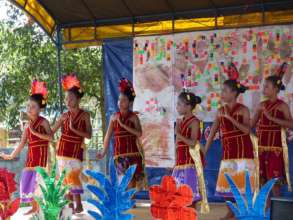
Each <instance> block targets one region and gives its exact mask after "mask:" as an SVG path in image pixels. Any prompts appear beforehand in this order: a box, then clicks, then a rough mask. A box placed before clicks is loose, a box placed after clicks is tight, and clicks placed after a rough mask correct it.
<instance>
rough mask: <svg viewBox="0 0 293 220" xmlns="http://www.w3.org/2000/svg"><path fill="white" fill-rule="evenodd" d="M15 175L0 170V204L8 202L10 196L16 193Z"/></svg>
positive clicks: (5, 170)
mask: <svg viewBox="0 0 293 220" xmlns="http://www.w3.org/2000/svg"><path fill="white" fill-rule="evenodd" d="M14 177H15V174H14V173H12V172H9V171H8V170H7V169H3V168H0V202H3V201H4V202H5V201H8V200H10V195H11V194H12V193H14V192H15V191H16V182H15V180H14Z"/></svg>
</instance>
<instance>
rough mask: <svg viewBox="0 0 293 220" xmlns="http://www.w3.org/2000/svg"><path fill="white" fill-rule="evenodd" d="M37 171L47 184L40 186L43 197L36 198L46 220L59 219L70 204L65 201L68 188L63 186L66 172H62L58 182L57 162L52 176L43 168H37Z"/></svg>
mask: <svg viewBox="0 0 293 220" xmlns="http://www.w3.org/2000/svg"><path fill="white" fill-rule="evenodd" d="M36 171H37V172H38V173H39V174H40V175H41V176H42V178H43V181H44V183H45V185H42V184H40V188H41V190H42V194H43V196H42V197H36V198H35V199H36V201H37V202H38V204H39V205H40V207H41V209H42V211H43V215H44V219H45V220H55V219H59V215H60V212H61V210H62V209H63V207H65V206H66V205H67V204H68V201H67V200H66V199H65V194H66V193H67V190H68V186H63V185H62V184H63V180H64V178H65V173H66V170H63V171H62V173H61V175H60V178H59V179H58V180H57V175H56V162H55V163H54V164H53V167H52V170H51V173H50V174H48V173H47V172H46V171H45V169H44V168H42V167H37V168H36Z"/></svg>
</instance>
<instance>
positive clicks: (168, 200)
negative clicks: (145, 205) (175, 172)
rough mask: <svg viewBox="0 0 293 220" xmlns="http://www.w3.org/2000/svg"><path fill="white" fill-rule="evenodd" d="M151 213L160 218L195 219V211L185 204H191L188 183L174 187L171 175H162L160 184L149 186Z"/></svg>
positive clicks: (175, 219)
mask: <svg viewBox="0 0 293 220" xmlns="http://www.w3.org/2000/svg"><path fill="white" fill-rule="evenodd" d="M149 193H150V200H151V202H152V205H151V214H152V216H153V218H155V219H161V220H195V219H197V214H196V211H195V210H194V209H193V208H188V207H187V206H189V205H191V204H192V199H193V195H192V189H191V188H190V187H189V186H188V185H180V186H179V187H178V188H177V187H176V182H175V179H174V178H173V177H172V176H164V177H163V179H162V182H161V185H154V186H151V187H150V191H149Z"/></svg>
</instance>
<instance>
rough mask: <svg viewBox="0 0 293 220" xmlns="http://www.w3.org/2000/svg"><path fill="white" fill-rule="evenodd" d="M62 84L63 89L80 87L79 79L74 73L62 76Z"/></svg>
mask: <svg viewBox="0 0 293 220" xmlns="http://www.w3.org/2000/svg"><path fill="white" fill-rule="evenodd" d="M62 86H63V89H64V90H65V91H67V90H69V89H71V88H73V87H77V88H79V89H81V86H80V81H79V79H78V78H77V76H76V75H75V74H74V73H71V74H68V75H65V76H63V77H62Z"/></svg>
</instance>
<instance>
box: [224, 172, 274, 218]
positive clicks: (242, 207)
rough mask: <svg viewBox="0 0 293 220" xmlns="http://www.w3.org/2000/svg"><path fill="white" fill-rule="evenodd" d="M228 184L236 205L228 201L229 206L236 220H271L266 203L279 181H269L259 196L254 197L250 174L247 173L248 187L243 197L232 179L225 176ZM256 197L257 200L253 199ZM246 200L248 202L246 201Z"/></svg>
mask: <svg viewBox="0 0 293 220" xmlns="http://www.w3.org/2000/svg"><path fill="white" fill-rule="evenodd" d="M225 176H226V178H227V181H228V183H229V184H230V188H231V191H232V193H233V195H234V198H235V201H236V204H237V206H236V205H234V204H233V203H232V202H230V201H227V204H228V206H229V207H230V208H231V210H232V212H233V213H234V215H235V218H236V219H238V220H256V219H257V220H269V219H270V216H269V213H270V211H269V210H267V213H266V211H265V209H266V201H267V198H268V195H269V193H270V191H271V189H272V187H273V185H274V184H275V182H276V181H277V179H271V180H270V181H268V182H267V183H266V184H265V185H264V186H263V187H262V188H261V189H260V191H259V193H258V194H257V195H255V196H254V195H253V192H252V189H251V185H250V181H249V173H248V171H246V187H245V194H244V195H241V193H240V190H239V189H238V188H237V186H236V185H235V183H234V181H233V180H232V178H231V177H230V176H229V175H228V174H225ZM254 197H255V200H254V199H253V198H254ZM245 200H246V201H245Z"/></svg>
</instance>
